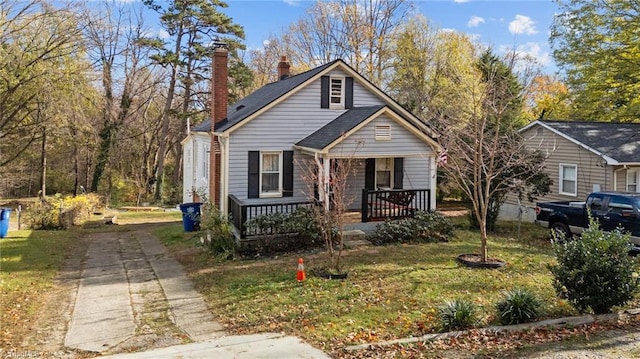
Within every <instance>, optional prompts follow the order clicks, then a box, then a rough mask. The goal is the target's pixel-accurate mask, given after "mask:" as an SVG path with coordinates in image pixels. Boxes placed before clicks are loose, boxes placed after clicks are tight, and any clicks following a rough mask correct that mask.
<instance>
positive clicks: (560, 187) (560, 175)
mask: <svg viewBox="0 0 640 359" xmlns="http://www.w3.org/2000/svg"><path fill="white" fill-rule="evenodd" d="M565 167H573V168H575V173H576V177H575V178H574V182H575V183H576V187H575V192H568V191H565V189H564V181H563V180H564V177H563V173H564V171H563V169H564V168H565ZM558 193H560V194H562V195H565V196H573V197H577V196H578V165H576V164H572V163H561V164H560V165H559V168H558Z"/></svg>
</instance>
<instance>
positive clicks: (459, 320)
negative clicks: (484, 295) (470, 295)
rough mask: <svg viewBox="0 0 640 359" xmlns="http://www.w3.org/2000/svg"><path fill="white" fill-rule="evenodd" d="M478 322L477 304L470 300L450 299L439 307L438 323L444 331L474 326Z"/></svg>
mask: <svg viewBox="0 0 640 359" xmlns="http://www.w3.org/2000/svg"><path fill="white" fill-rule="evenodd" d="M478 322H479V320H478V312H477V309H476V306H475V305H474V304H473V303H472V302H470V301H468V300H465V299H454V300H449V301H446V302H444V303H443V304H442V305H441V306H440V307H438V323H439V327H440V330H441V331H443V332H448V331H452V330H463V329H468V328H473V327H475V326H476V325H477V324H478Z"/></svg>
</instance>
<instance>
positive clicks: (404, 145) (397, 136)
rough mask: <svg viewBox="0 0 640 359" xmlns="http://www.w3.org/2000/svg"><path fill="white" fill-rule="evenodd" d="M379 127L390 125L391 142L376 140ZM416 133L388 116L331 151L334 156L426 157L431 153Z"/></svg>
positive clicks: (379, 119) (371, 124) (373, 122)
mask: <svg viewBox="0 0 640 359" xmlns="http://www.w3.org/2000/svg"><path fill="white" fill-rule="evenodd" d="M378 125H388V126H390V128H391V139H390V140H376V139H375V128H376V126H378ZM426 151H429V150H427V149H426V145H425V143H424V142H423V141H421V140H420V139H419V138H418V137H417V136H416V135H415V134H414V133H412V132H410V131H409V130H407V129H406V128H404V127H403V126H402V125H400V124H398V123H397V122H396V121H394V120H392V119H390V118H389V116H387V115H386V114H382V115H380V116H379V117H378V118H376V119H374V120H372V121H371V122H369V123H368V124H366V125H365V126H364V127H363V128H361V129H360V130H358V131H357V132H356V133H354V134H352V135H351V136H349V137H348V138H346V139H344V140H343V141H342V142H341V143H339V144H338V145H336V146H335V147H333V148H332V149H331V152H332V153H333V154H344V155H345V156H349V155H353V156H356V157H365V158H369V157H381V156H383V157H384V156H388V155H389V154H393V155H394V156H395V157H403V156H405V155H421V154H422V155H426V154H427V153H431V151H429V152H426Z"/></svg>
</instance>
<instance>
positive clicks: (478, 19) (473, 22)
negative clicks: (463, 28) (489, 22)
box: [467, 16, 485, 27]
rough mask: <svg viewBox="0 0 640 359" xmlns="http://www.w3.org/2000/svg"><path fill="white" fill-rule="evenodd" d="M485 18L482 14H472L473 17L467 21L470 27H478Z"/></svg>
mask: <svg viewBox="0 0 640 359" xmlns="http://www.w3.org/2000/svg"><path fill="white" fill-rule="evenodd" d="M484 22H485V21H484V18H481V17H480V16H472V17H471V19H469V21H468V22H467V26H468V27H478V26H479V25H480V24H484Z"/></svg>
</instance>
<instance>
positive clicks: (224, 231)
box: [200, 202, 238, 259]
mask: <svg viewBox="0 0 640 359" xmlns="http://www.w3.org/2000/svg"><path fill="white" fill-rule="evenodd" d="M200 211H201V212H200V229H201V230H204V231H206V232H207V239H208V242H209V249H210V250H211V253H213V254H214V255H216V256H217V257H219V258H220V259H233V258H235V256H236V253H237V250H238V244H237V242H236V239H235V236H234V235H233V224H232V223H231V221H230V219H229V218H228V217H227V216H225V215H224V214H223V213H222V212H220V210H219V209H218V207H216V206H214V205H212V204H211V202H206V203H204V204H203V205H202V206H201V208H200Z"/></svg>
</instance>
